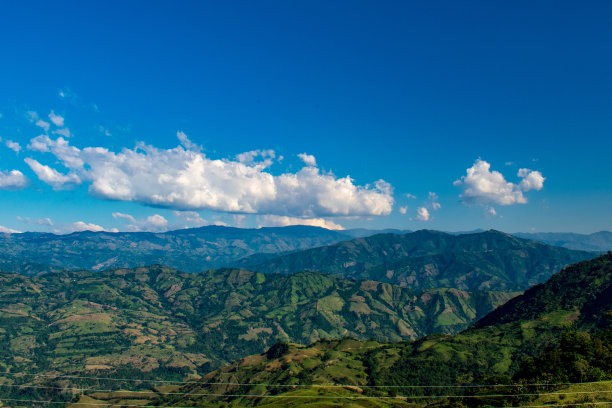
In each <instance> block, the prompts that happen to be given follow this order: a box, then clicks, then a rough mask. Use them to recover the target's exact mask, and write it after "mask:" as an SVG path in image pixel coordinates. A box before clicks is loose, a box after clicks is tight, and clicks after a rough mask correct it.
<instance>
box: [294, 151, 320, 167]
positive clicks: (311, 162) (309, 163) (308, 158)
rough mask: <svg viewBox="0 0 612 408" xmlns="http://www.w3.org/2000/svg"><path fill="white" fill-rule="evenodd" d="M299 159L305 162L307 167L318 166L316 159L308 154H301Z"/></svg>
mask: <svg viewBox="0 0 612 408" xmlns="http://www.w3.org/2000/svg"><path fill="white" fill-rule="evenodd" d="M298 157H299V158H300V159H301V160H302V161H303V162H304V164H305V165H307V166H312V167H316V165H317V160H316V159H315V157H314V156H313V155H311V154H306V153H300V154H298Z"/></svg>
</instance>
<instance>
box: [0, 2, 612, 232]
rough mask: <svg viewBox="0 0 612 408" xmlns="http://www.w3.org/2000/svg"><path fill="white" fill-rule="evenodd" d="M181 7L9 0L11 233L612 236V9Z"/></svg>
mask: <svg viewBox="0 0 612 408" xmlns="http://www.w3.org/2000/svg"><path fill="white" fill-rule="evenodd" d="M173 3H174V2H172V3H171V2H108V1H105V2H54V3H49V2H29V3H27V4H26V3H24V2H4V3H3V4H2V5H1V6H0V36H1V38H2V39H3V41H2V42H1V43H0V53H1V55H2V61H3V62H2V63H1V64H0V114H1V115H2V116H1V117H0V139H1V141H0V210H1V211H0V226H1V227H0V229H3V230H4V231H29V230H36V231H49V232H60V233H66V232H70V231H74V230H79V229H94V230H95V229H101V228H104V229H106V230H113V229H117V230H121V231H126V230H153V231H157V230H164V229H172V228H182V227H185V226H199V225H206V224H210V223H221V224H227V225H235V226H246V227H257V226H261V225H287V224H295V223H309V224H312V225H324V226H328V227H333V228H339V227H344V228H353V227H366V228H401V229H412V230H416V229H421V228H431V229H441V230H454V231H457V230H471V229H475V228H496V229H500V230H504V231H508V232H516V231H574V232H594V231H599V230H611V229H612V213H611V212H610V210H609V209H610V208H612V188H611V187H612V166H611V165H610V160H609V156H610V149H611V148H612V142H611V141H610V140H611V138H610V134H611V131H612V53H611V52H610V46H609V44H610V43H611V42H612V25H611V24H610V15H611V12H612V4H611V3H610V2H604V1H601V2H597V1H595V2H589V3H588V4H581V5H579V4H578V3H575V2H564V1H550V2H544V1H543V2H526V1H525V2H521V1H516V2H505V3H502V2H484V1H482V2H470V3H469V4H466V2H450V1H449V2H444V1H442V2H418V3H417V2H383V3H380V2H377V3H376V4H375V3H373V2H355V1H351V2H341V1H334V2H329V1H327V2H323V1H321V2H317V1H308V2H280V1H258V2H249V1H244V2H191V3H190V2H182V3H180V4H178V5H177V4H173ZM248 152H251V153H248ZM245 153H247V154H245ZM300 155H301V156H300ZM347 177H349V178H347ZM381 180H382V181H381Z"/></svg>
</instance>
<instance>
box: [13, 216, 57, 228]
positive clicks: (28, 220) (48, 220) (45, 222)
mask: <svg viewBox="0 0 612 408" xmlns="http://www.w3.org/2000/svg"><path fill="white" fill-rule="evenodd" d="M17 219H18V220H19V221H21V222H25V223H27V224H36V225H48V226H50V227H52V226H53V225H54V224H53V221H52V220H51V218H48V217H47V218H36V219H31V218H30V217H20V216H17Z"/></svg>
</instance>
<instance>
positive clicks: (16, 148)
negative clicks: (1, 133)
mask: <svg viewBox="0 0 612 408" xmlns="http://www.w3.org/2000/svg"><path fill="white" fill-rule="evenodd" d="M5 144H6V147H8V148H9V149H11V150H12V151H14V152H15V153H19V151H20V150H21V145H20V144H19V143H17V142H13V141H12V140H7V141H6V143H5Z"/></svg>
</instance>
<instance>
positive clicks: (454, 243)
mask: <svg viewBox="0 0 612 408" xmlns="http://www.w3.org/2000/svg"><path fill="white" fill-rule="evenodd" d="M593 256H594V254H593V253H591V252H585V251H574V250H569V249H566V248H560V247H555V246H550V245H546V244H544V243H541V242H538V241H532V240H525V239H521V238H517V237H514V236H511V235H508V234H504V233H501V232H498V231H485V232H479V233H472V234H461V235H454V234H447V233H443V232H438V231H429V230H421V231H417V232H413V233H408V234H403V235H398V234H378V235H373V236H370V237H366V238H357V239H354V240H351V241H343V242H339V243H336V244H330V245H326V246H323V247H318V248H312V249H307V250H303V251H298V252H293V253H289V254H286V255H281V256H277V257H267V258H268V259H265V260H262V259H261V257H259V256H254V257H251V258H249V257H247V258H244V259H242V260H241V261H239V262H238V263H237V264H238V265H240V266H242V267H245V268H247V269H251V270H255V271H259V272H264V273H282V274H291V273H295V272H298V271H304V270H311V271H320V272H324V273H331V274H337V275H342V276H344V277H347V278H351V279H361V280H364V279H371V280H376V281H382V282H390V283H394V284H397V285H400V286H405V287H412V288H417V289H430V288H440V287H452V288H458V289H462V290H468V291H475V290H503V291H508V290H510V291H522V290H525V289H527V288H529V287H530V286H532V285H535V284H536V283H540V282H543V281H545V280H546V279H548V278H549V277H550V276H551V275H552V274H553V273H554V272H557V271H559V270H560V269H562V268H563V267H564V266H566V265H568V264H571V263H575V262H578V261H581V260H584V259H589V258H592V257H593Z"/></svg>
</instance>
